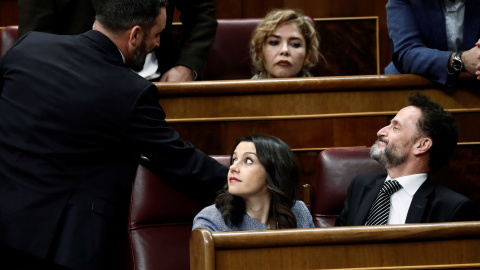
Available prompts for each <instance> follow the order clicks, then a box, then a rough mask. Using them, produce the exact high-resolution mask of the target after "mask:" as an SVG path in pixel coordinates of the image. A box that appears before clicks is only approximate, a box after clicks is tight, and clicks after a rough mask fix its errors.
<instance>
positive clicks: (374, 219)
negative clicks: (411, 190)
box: [365, 180, 402, 225]
mask: <svg viewBox="0 0 480 270" xmlns="http://www.w3.org/2000/svg"><path fill="white" fill-rule="evenodd" d="M401 188H402V185H400V183H398V181H397V180H387V181H385V183H383V187H382V188H381V189H380V192H379V193H378V195H377V198H376V199H375V201H374V202H373V205H372V208H370V212H369V213H368V218H367V223H365V225H386V224H387V221H388V214H389V212H390V196H391V195H392V194H393V193H395V192H397V191H398V190H399V189H401Z"/></svg>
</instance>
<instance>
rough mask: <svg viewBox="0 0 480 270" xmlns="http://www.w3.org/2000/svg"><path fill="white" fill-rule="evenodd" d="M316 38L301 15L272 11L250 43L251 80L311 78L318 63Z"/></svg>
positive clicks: (289, 10)
mask: <svg viewBox="0 0 480 270" xmlns="http://www.w3.org/2000/svg"><path fill="white" fill-rule="evenodd" d="M318 46H319V38H318V35H317V32H316V31H315V28H314V27H313V25H312V24H311V23H310V22H308V21H307V20H306V18H305V15H303V14H302V13H301V12H299V11H296V10H292V9H275V10H272V11H270V12H268V14H267V15H266V16H265V18H264V20H263V21H262V22H261V23H260V24H258V26H257V28H256V29H255V30H254V31H253V34H252V39H251V40H250V57H251V59H252V65H253V68H252V71H253V73H254V74H255V75H254V76H253V77H252V79H263V78H291V77H311V76H312V75H311V74H310V72H309V71H310V69H311V68H312V67H314V66H315V65H316V64H317V63H318V59H319V57H320V53H319V51H318Z"/></svg>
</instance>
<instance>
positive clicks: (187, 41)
mask: <svg viewBox="0 0 480 270" xmlns="http://www.w3.org/2000/svg"><path fill="white" fill-rule="evenodd" d="M168 4H169V6H168V7H167V24H166V26H165V30H164V31H163V32H162V34H161V36H160V47H159V48H158V49H157V50H156V51H155V53H156V56H157V59H158V60H159V61H158V62H159V65H160V67H159V69H160V71H161V72H162V74H164V73H165V72H166V71H168V70H169V69H170V68H172V67H173V66H178V65H182V66H186V67H189V68H191V69H193V70H195V72H197V75H198V78H197V79H200V78H201V77H202V75H203V70H204V69H205V61H206V59H207V55H208V52H209V50H210V47H211V46H212V44H213V41H214V40H215V33H216V32H217V18H216V9H215V6H214V5H213V4H212V2H211V0H169V1H168ZM175 8H176V9H178V10H179V11H180V21H181V22H182V32H181V35H179V34H178V33H172V21H173V15H174V10H175ZM174 36H176V37H178V36H181V40H175V39H174Z"/></svg>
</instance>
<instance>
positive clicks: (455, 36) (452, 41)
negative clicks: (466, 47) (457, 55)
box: [440, 0, 473, 52]
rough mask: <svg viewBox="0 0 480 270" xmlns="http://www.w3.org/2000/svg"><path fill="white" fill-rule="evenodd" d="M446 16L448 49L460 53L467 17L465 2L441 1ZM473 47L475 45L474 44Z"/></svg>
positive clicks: (460, 0)
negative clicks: (464, 21) (465, 18)
mask: <svg viewBox="0 0 480 270" xmlns="http://www.w3.org/2000/svg"><path fill="white" fill-rule="evenodd" d="M440 1H441V3H442V2H443V5H441V6H442V9H443V14H444V15H445V28H446V30H447V47H448V50H450V51H454V52H456V51H458V50H459V48H460V46H461V45H462V42H463V20H464V17H465V0H456V1H455V2H454V3H452V2H451V1H450V0H440ZM472 46H473V44H472Z"/></svg>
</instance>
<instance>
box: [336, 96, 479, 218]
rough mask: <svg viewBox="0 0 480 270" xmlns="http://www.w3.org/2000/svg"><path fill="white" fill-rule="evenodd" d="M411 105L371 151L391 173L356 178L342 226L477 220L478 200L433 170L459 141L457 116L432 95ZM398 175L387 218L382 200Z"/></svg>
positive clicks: (383, 131)
mask: <svg viewBox="0 0 480 270" xmlns="http://www.w3.org/2000/svg"><path fill="white" fill-rule="evenodd" d="M409 100H410V106H408V107H405V108H403V109H402V110H400V111H399V112H398V113H397V115H396V116H395V117H394V118H393V119H392V121H391V123H390V125H388V126H386V127H384V128H382V129H380V130H379V131H378V133H377V136H378V139H377V141H376V142H375V143H374V144H373V146H372V148H371V151H370V156H371V157H372V158H373V159H375V160H376V161H378V162H379V163H380V164H381V165H382V166H384V167H385V168H386V169H387V172H388V174H386V173H370V174H362V175H359V176H357V177H356V178H355V179H354V180H353V182H352V183H351V185H350V187H349V189H348V194H347V199H346V201H345V205H344V208H343V210H342V212H341V214H340V216H339V217H338V218H337V220H336V223H335V225H337V226H358V225H381V224H404V223H430V222H447V221H469V220H476V219H477V216H476V210H475V206H474V204H473V202H472V201H470V200H469V199H467V198H466V197H464V196H463V195H460V194H458V193H456V192H454V191H452V190H450V189H448V188H446V187H445V186H442V185H440V184H437V183H435V182H433V181H432V180H431V179H430V178H429V177H428V173H430V172H435V171H437V170H438V169H440V168H441V167H442V166H443V165H444V164H446V163H447V162H448V160H449V159H450V157H451V155H452V154H453V151H454V149H455V146H456V144H457V140H458V136H457V127H456V125H455V121H454V118H453V116H452V115H451V114H450V113H449V112H446V111H445V110H443V108H442V107H440V105H438V104H437V103H434V102H433V101H431V100H430V99H429V98H428V97H426V96H423V95H420V94H418V93H416V94H413V95H411V96H410V99H409ZM389 180H396V181H398V183H399V184H400V186H399V188H400V189H399V190H398V191H396V192H394V193H393V195H391V197H390V198H389V199H388V198H387V199H386V200H385V201H386V203H387V206H386V208H385V209H386V212H383V213H381V214H382V215H384V217H385V222H384V223H374V222H371V221H372V220H373V219H374V218H373V217H378V216H379V215H378V213H377V212H376V210H377V209H378V208H380V207H379V206H378V204H377V202H376V200H378V199H377V197H378V198H380V197H381V194H380V190H381V189H382V187H383V185H384V183H385V182H388V181H389Z"/></svg>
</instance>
